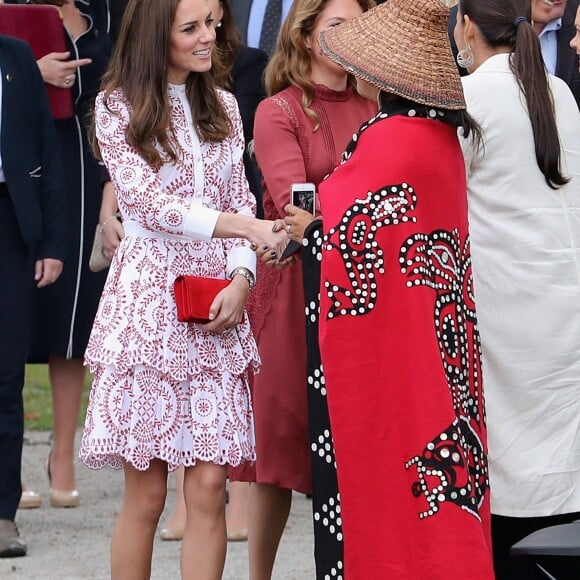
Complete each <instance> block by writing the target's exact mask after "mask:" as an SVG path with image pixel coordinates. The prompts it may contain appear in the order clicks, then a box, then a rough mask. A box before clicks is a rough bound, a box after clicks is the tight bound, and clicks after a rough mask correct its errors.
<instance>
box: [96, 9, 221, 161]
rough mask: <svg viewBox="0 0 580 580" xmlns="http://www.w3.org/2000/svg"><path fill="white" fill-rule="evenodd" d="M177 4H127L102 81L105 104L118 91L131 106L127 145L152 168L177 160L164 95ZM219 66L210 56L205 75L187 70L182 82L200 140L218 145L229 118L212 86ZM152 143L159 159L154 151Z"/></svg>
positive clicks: (166, 98)
mask: <svg viewBox="0 0 580 580" xmlns="http://www.w3.org/2000/svg"><path fill="white" fill-rule="evenodd" d="M178 2H179V0H129V3H128V4H127V8H126V9H125V14H124V16H123V20H122V22H121V28H120V30H119V37H118V39H117V44H116V46H115V50H114V52H113V56H112V57H111V60H110V62H109V66H108V68H107V71H106V72H105V74H104V75H103V79H102V82H101V88H102V89H103V90H104V91H105V104H106V103H107V99H108V98H109V95H110V94H111V92H113V91H114V90H116V89H121V90H122V91H123V95H124V96H125V98H126V99H127V100H128V101H129V103H130V105H131V118H130V120H129V125H128V127H127V131H126V139H127V142H128V143H129V145H131V146H132V147H134V148H135V149H136V150H137V152H138V153H139V154H140V155H141V156H142V157H143V158H144V159H145V161H147V163H149V164H150V165H152V166H154V167H158V166H160V165H162V164H163V163H164V162H166V161H167V160H168V159H169V160H171V161H176V159H177V156H178V155H177V152H176V150H175V147H174V144H173V143H172V141H174V140H173V139H172V136H171V131H172V127H171V109H170V106H169V99H168V94H167V88H168V87H167V85H168V80H167V73H168V62H169V37H170V32H171V27H172V25H173V21H174V18H175V11H176V8H177V4H178ZM214 60H215V61H216V63H215V66H214ZM220 66H221V65H220V63H219V59H214V58H212V68H211V69H210V70H209V71H207V72H202V73H199V72H192V73H190V74H189V76H188V78H187V80H186V83H185V84H186V94H187V98H188V100H189V104H190V106H191V114H192V118H193V121H194V124H195V127H196V130H197V132H198V134H199V136H200V138H201V139H202V140H204V141H212V142H215V141H221V140H222V139H224V138H225V137H227V136H228V135H229V134H230V133H231V123H230V120H229V118H228V115H227V113H226V111H225V109H224V107H223V106H222V104H221V102H220V100H219V98H218V95H217V91H216V88H215V76H216V74H217V73H218V71H219V69H220ZM216 69H217V70H216ZM94 122H95V121H94V119H93V122H92V123H93V127H92V130H91V141H92V146H93V150H94V151H95V154H96V155H97V156H98V157H100V151H99V146H98V143H97V140H96V137H95V131H94ZM156 142H157V143H158V144H159V146H160V147H161V150H162V152H163V153H164V155H162V154H160V152H159V151H158V150H157V149H156V148H155V143H156Z"/></svg>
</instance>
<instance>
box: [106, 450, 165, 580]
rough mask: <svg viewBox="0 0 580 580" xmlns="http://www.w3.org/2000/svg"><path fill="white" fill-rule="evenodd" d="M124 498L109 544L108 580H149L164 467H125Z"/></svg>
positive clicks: (161, 503) (158, 464) (157, 463)
mask: <svg viewBox="0 0 580 580" xmlns="http://www.w3.org/2000/svg"><path fill="white" fill-rule="evenodd" d="M124 471H125V497H124V498H123V507H122V509H121V513H120V514H119V517H118V518H117V523H116V525H115V530H114V532H113V538H112V540H111V580H149V578H150V576H151V556H152V554H153V538H154V537H155V530H156V529H157V523H158V522H159V518H160V517H161V513H162V512H163V507H164V505H165V497H166V494H167V464H166V463H165V462H163V461H160V460H159V459H154V460H153V461H152V462H151V465H150V466H149V469H147V471H138V470H137V469H135V468H134V467H133V466H132V465H130V464H128V463H125V465H124Z"/></svg>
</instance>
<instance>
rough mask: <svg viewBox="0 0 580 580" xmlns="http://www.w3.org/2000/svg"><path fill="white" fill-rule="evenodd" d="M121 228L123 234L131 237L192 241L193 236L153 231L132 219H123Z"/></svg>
mask: <svg viewBox="0 0 580 580" xmlns="http://www.w3.org/2000/svg"><path fill="white" fill-rule="evenodd" d="M123 229H124V230H125V236H127V237H131V238H154V239H159V240H176V241H178V242H192V241H194V238H190V237H189V236H183V235H180V234H170V233H168V232H154V231H152V230H148V229H147V228H144V227H143V226H142V225H141V224H140V223H139V222H136V221H134V220H124V221H123Z"/></svg>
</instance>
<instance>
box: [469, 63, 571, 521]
mask: <svg viewBox="0 0 580 580" xmlns="http://www.w3.org/2000/svg"><path fill="white" fill-rule="evenodd" d="M462 81H463V86H464V90H465V97H466V101H467V110H468V112H469V113H470V114H471V115H472V116H473V117H474V118H475V119H476V121H478V123H479V124H480V125H481V127H482V129H483V134H484V145H483V152H482V153H479V154H473V151H472V150H471V148H470V146H469V143H468V142H465V141H464V140H462V146H463V147H464V149H465V153H466V160H467V171H468V178H467V185H468V200H469V221H470V230H471V253H472V261H473V278H474V286H475V300H476V305H477V317H478V323H479V330H480V333H481V341H482V350H483V384H484V391H485V397H486V411H487V425H488V442H489V463H490V487H491V509H492V513H494V514H497V515H503V516H510V517H535V516H550V515H555V514H563V513H570V512H576V511H580V112H579V111H578V107H577V105H576V102H575V100H574V97H573V96H572V93H571V92H570V89H569V88H568V87H567V86H566V84H565V83H564V82H563V81H562V80H560V79H558V78H556V77H553V76H551V77H550V85H551V88H552V93H553V97H554V106H555V111H556V121H557V125H558V131H559V136H560V142H561V144H562V153H563V154H562V171H563V173H564V175H565V176H567V177H569V178H571V181H570V183H568V184H567V185H565V186H563V187H561V188H558V189H551V188H550V187H548V185H547V184H546V182H545V180H544V176H543V174H542V173H541V172H540V170H539V169H538V166H537V164H536V156H535V151H534V139H533V134H532V128H531V124H530V120H529V117H528V113H527V109H526V107H525V104H524V103H525V99H524V98H523V97H522V96H521V94H520V89H519V87H518V84H517V82H516V79H515V76H514V75H513V73H512V72H511V70H510V68H509V55H508V54H500V55H495V56H493V57H491V58H489V59H488V60H487V61H485V62H484V63H483V64H482V65H481V66H480V67H479V68H478V69H477V70H476V71H475V72H474V73H472V74H471V75H469V76H467V77H464V78H463V79H462Z"/></svg>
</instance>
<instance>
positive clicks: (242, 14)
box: [229, 0, 252, 44]
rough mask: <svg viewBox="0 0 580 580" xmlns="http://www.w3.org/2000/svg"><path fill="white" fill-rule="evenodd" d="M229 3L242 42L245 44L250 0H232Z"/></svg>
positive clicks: (250, 5)
mask: <svg viewBox="0 0 580 580" xmlns="http://www.w3.org/2000/svg"><path fill="white" fill-rule="evenodd" d="M229 5H230V10H231V11H232V15H233V17H234V20H235V22H236V24H237V25H238V28H239V29H240V33H241V35H242V39H243V42H244V44H246V42H247V41H248V22H249V21H250V10H251V8H252V0H232V1H230V3H229Z"/></svg>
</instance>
